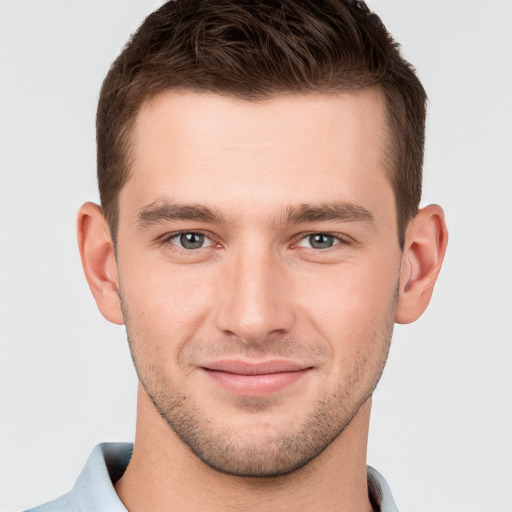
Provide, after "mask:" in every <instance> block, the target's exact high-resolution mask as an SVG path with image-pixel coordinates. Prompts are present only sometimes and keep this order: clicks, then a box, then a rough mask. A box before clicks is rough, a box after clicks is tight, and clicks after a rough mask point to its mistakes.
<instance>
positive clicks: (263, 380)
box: [201, 361, 312, 397]
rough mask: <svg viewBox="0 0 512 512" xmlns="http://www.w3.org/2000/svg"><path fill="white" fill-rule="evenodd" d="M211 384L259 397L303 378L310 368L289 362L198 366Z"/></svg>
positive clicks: (225, 363)
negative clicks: (210, 380)
mask: <svg viewBox="0 0 512 512" xmlns="http://www.w3.org/2000/svg"><path fill="white" fill-rule="evenodd" d="M201 369H202V370H203V371H204V372H205V373H206V374H207V375H208V377H209V378H210V379H212V380H213V382H214V383H215V384H217V385H219V386H221V387H222V388H224V389H226V390H228V391H230V392H231V393H233V394H235V395H239V396H246V397H258V396H266V395H269V394H271V393H276V392H278V391H280V390H282V389H284V388H286V387H288V386H290V385H292V384H294V383H295V382H297V381H298V380H300V379H301V378H303V377H305V376H306V374H308V373H309V372H310V370H312V368H311V367H306V366H301V365H298V364H296V363H292V362H289V361H265V362H262V363H257V364H251V363H246V362H242V361H216V362H213V363H208V364H206V365H204V366H202V367H201Z"/></svg>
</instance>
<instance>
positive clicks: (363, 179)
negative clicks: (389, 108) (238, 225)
mask: <svg viewBox="0 0 512 512" xmlns="http://www.w3.org/2000/svg"><path fill="white" fill-rule="evenodd" d="M385 134H386V130H385V109H384V100H383V95H382V94H381V92H380V91H379V90H378V89H375V88H367V89H364V90H360V91H357V92H350V93H340V94H303V95H287V96H280V97H274V98H271V99H266V100H261V101H242V100H237V99H234V98H231V97H227V96H222V95H217V94H197V93H192V92H178V91H167V92H164V93H161V94H159V95H158V96H156V97H155V98H154V99H152V100H151V101H149V102H147V103H146V104H144V105H143V107H142V108H141V110H140V112H139V114H138V117H137V119H136V122H135V125H134V130H133V134H132V135H133V137H132V140H133V147H132V163H131V167H130V170H131V176H130V178H129V180H128V182H127V184H126V185H125V187H124V189H123V190H122V191H121V195H120V207H121V208H122V202H123V196H124V197H129V198H130V201H131V202H133V201H135V202H137V203H140V204H142V203H147V202H149V201H156V200H159V199H166V200H168V199H169V198H171V199H176V195H179V198H178V199H179V200H180V201H193V202H195V203H202V202H212V201H219V202H220V201H224V203H225V202H226V201H227V200H231V201H232V200H234V199H236V200H237V201H240V202H241V203H240V204H242V203H243V202H244V201H248V202H250V203H253V202H257V201H260V202H263V203H266V204H268V203H273V204H276V205H278V204H279V203H280V202H283V203H287V204H291V203H292V202H293V203H295V204H298V203H301V202H308V203H309V202H312V201H313V202H314V201H337V200H345V199H348V200H351V201H354V200H355V201H359V202H364V200H365V196H369V195H371V194H368V192H369V191H370V189H375V187H377V188H387V189H389V183H388V181H387V179H386V173H385V171H384V165H383V162H384V161H385V150H384V148H385V147H386V140H385ZM372 193H373V196H375V190H373V192H372ZM377 195H378V194H377ZM317 196H322V197H317ZM330 196H332V197H330ZM344 196H352V197H344ZM375 199H376V197H373V198H372V199H371V200H375ZM366 200H370V198H369V197H367V198H366ZM246 204H247V203H246Z"/></svg>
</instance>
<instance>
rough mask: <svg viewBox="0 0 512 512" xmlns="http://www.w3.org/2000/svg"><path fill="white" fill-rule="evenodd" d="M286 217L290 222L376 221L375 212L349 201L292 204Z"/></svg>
mask: <svg viewBox="0 0 512 512" xmlns="http://www.w3.org/2000/svg"><path fill="white" fill-rule="evenodd" d="M285 219H286V221H287V223H288V224H300V223H307V222H322V221H341V222H370V223H373V222H374V217H373V214H372V213H371V212H370V211H369V210H367V209H366V208H365V207H364V206H361V205H359V204H355V203H347V202H338V203H328V204H318V205H315V204H300V205H298V206H291V207H288V208H287V210H286V213H285Z"/></svg>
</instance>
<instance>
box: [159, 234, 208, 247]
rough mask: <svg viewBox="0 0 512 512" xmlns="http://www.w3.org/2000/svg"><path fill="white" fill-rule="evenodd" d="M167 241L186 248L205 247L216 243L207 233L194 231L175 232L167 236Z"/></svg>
mask: <svg viewBox="0 0 512 512" xmlns="http://www.w3.org/2000/svg"><path fill="white" fill-rule="evenodd" d="M166 242H167V243H170V244H173V245H177V246H178V247H179V248H180V249H186V250H194V249H203V248H204V247H211V246H212V245H215V244H214V242H213V241H212V240H210V239H209V238H208V237H207V236H206V235H203V234H202V233H196V232H194V231H183V232H181V233H175V234H173V235H171V236H170V237H169V238H167V240H166Z"/></svg>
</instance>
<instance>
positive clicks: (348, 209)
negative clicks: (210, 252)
mask: <svg viewBox="0 0 512 512" xmlns="http://www.w3.org/2000/svg"><path fill="white" fill-rule="evenodd" d="M177 220H184V221H197V222H208V223H214V224H226V223H227V220H226V219H225V218H224V216H223V215H222V213H221V212H220V211H218V210H216V209H215V208H211V207H209V206H206V205H203V204H193V203H192V204H179V203H173V202H169V201H156V202H153V203H150V204H148V205H146V206H144V207H143V208H141V209H140V210H139V212H138V214H137V222H138V224H139V226H140V227H148V226H152V225H155V224H160V223H163V222H172V221H177ZM322 221H339V222H370V223H373V221H374V217H373V215H372V213H371V212H370V211H369V210H367V209H366V208H365V207H364V206H361V205H359V204H355V203H347V202H337V203H327V204H299V205H296V206H289V207H287V208H286V209H285V211H284V215H283V216H282V221H281V222H282V223H284V224H303V223H311V222H322ZM272 224H274V223H272Z"/></svg>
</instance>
